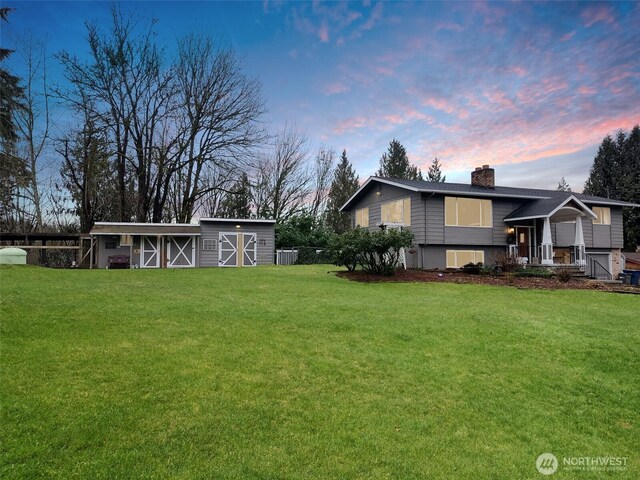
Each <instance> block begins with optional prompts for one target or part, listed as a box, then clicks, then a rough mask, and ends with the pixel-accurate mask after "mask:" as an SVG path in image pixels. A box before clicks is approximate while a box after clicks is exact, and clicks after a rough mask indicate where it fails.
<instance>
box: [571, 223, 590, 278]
mask: <svg viewBox="0 0 640 480" xmlns="http://www.w3.org/2000/svg"><path fill="white" fill-rule="evenodd" d="M573 245H574V248H575V251H576V255H575V256H576V264H577V265H579V266H581V267H584V266H585V265H586V264H587V261H586V259H585V258H584V234H583V233H582V216H580V215H578V216H577V217H576V237H575V240H574V241H573Z"/></svg>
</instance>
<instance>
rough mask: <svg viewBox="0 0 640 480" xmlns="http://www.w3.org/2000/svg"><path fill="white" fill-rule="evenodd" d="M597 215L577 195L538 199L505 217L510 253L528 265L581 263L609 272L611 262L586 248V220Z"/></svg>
mask: <svg viewBox="0 0 640 480" xmlns="http://www.w3.org/2000/svg"><path fill="white" fill-rule="evenodd" d="M595 218H597V215H596V214H595V213H594V212H593V211H592V210H591V209H590V208H589V207H587V206H586V205H585V204H584V203H583V202H581V201H580V200H579V199H578V198H576V197H575V196H574V195H569V196H568V197H560V198H550V199H541V200H534V201H532V202H530V203H527V204H526V205H523V206H522V207H520V208H519V209H517V210H515V211H514V212H513V213H511V214H510V215H508V216H507V217H506V218H505V222H506V223H507V239H508V241H507V243H508V247H507V248H508V253H509V254H510V255H512V256H516V257H518V258H519V260H520V262H521V263H522V264H524V265H527V264H528V265H538V266H545V267H566V266H572V267H577V268H579V269H580V270H582V271H584V272H586V273H588V274H589V275H591V276H598V277H602V276H607V277H609V278H611V273H610V272H609V269H608V268H607V266H605V265H603V264H602V262H601V261H600V260H599V259H598V258H597V257H595V256H592V255H589V254H588V253H587V252H586V247H585V239H584V228H583V222H587V221H591V220H592V219H595Z"/></svg>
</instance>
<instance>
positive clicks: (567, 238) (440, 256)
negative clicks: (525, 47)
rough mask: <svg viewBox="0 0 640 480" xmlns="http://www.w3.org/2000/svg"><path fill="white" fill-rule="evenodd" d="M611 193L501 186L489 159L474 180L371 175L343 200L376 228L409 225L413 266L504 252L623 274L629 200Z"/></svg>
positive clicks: (358, 219) (449, 264)
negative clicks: (605, 195) (624, 227)
mask: <svg viewBox="0 0 640 480" xmlns="http://www.w3.org/2000/svg"><path fill="white" fill-rule="evenodd" d="M637 206H640V205H635V204H630V203H626V202H622V201H619V200H614V199H610V198H600V197H593V196H589V195H582V194H578V193H571V192H560V191H556V190H539V189H531V188H513V187H501V186H496V185H495V171H494V169H493V168H490V167H489V165H484V166H483V167H478V168H476V170H475V171H473V172H471V183H470V184H460V183H435V182H426V181H421V180H401V179H394V178H381V177H369V178H368V179H367V180H366V181H365V182H364V184H363V185H362V186H361V187H360V188H359V189H358V191H357V192H356V193H355V194H354V195H353V196H352V197H351V198H350V199H349V200H348V201H347V202H346V203H345V204H344V205H343V206H342V209H341V210H342V211H344V212H351V213H352V216H353V225H354V226H360V227H363V228H368V229H369V230H375V229H379V228H383V229H384V228H409V229H411V231H412V232H413V234H414V238H415V240H414V242H415V245H414V248H411V249H409V250H408V251H406V252H405V257H406V265H407V267H410V268H426V269H444V268H460V267H462V266H463V265H465V264H467V263H469V262H474V263H477V262H483V263H486V264H490V263H491V262H492V259H495V258H497V256H499V255H505V254H510V255H514V256H517V257H519V260H520V261H521V262H522V263H523V264H530V265H547V266H552V265H567V264H571V265H577V266H579V267H580V268H582V269H584V270H586V271H587V273H588V274H590V275H592V276H594V277H598V278H600V277H606V278H617V276H618V273H619V272H620V271H621V269H622V265H621V262H622V255H621V249H622V246H623V233H622V207H637Z"/></svg>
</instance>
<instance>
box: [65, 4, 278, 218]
mask: <svg viewBox="0 0 640 480" xmlns="http://www.w3.org/2000/svg"><path fill="white" fill-rule="evenodd" d="M153 27H154V23H153V22H151V23H150V25H149V26H148V27H146V28H144V30H143V31H142V33H138V32H139V31H140V28H139V27H138V25H137V24H136V23H135V22H132V21H131V20H130V19H126V18H124V16H123V15H122V13H121V12H120V11H119V10H118V8H117V7H113V11H112V26H111V29H110V30H109V31H108V32H107V33H103V32H101V31H100V30H99V28H98V27H97V26H96V25H95V24H88V25H87V28H88V33H89V45H90V50H91V59H90V61H89V62H82V61H81V60H79V59H78V58H76V57H74V56H71V55H69V54H68V53H62V54H60V56H59V58H60V60H61V61H62V63H63V65H64V66H65V69H66V72H67V77H68V78H69V80H71V82H72V83H73V84H74V85H75V86H76V87H77V88H76V91H77V90H83V91H85V92H86V93H87V95H88V96H89V99H90V100H91V101H92V103H93V104H94V105H95V106H96V114H97V115H98V116H99V117H100V119H101V122H102V123H103V124H104V125H106V126H108V127H109V129H110V135H109V137H110V141H111V142H113V144H114V150H115V152H116V161H115V164H116V165H115V172H116V178H117V186H118V197H119V202H118V203H119V212H120V219H121V220H123V221H126V220H129V219H130V218H131V217H135V218H136V219H137V220H138V221H149V220H151V221H154V222H157V221H160V220H163V219H167V218H169V217H173V218H175V219H176V220H178V221H181V222H188V221H189V220H190V219H191V216H192V214H193V212H194V210H195V209H196V208H197V207H198V205H199V201H200V199H201V198H203V196H205V195H207V194H208V193H209V192H211V191H212V190H214V189H215V188H218V187H217V185H216V184H215V182H214V184H211V183H210V182H209V180H210V178H209V177H208V172H209V168H210V167H211V166H215V167H216V168H219V169H221V170H229V169H233V168H242V167H243V166H244V165H245V164H246V159H247V158H248V157H249V152H250V151H251V149H252V148H253V147H255V146H256V145H258V144H260V143H261V142H262V141H264V139H265V134H264V129H263V128H262V126H261V125H260V122H259V119H260V117H261V115H262V114H263V113H264V111H265V109H264V105H263V101H262V98H261V93H260V85H259V83H258V82H257V81H255V80H252V79H250V78H248V77H246V76H245V75H243V73H242V71H241V68H240V64H239V62H238V60H237V59H236V58H235V56H234V54H233V52H232V51H231V50H228V49H222V48H219V47H218V46H217V45H216V44H215V42H213V41H212V40H211V39H209V38H207V37H197V36H189V37H187V38H185V39H184V40H182V41H180V42H179V45H178V56H177V59H176V60H175V62H171V61H168V58H167V55H166V54H165V52H164V51H163V50H162V49H160V48H159V47H158V46H157V45H156V41H155V36H154V31H153ZM64 96H65V98H67V99H69V100H70V101H71V102H76V103H78V102H80V101H83V100H81V99H80V98H79V97H78V96H77V95H75V94H69V93H68V92H67V93H66V94H64ZM131 186H133V187H134V189H133V190H134V191H135V192H136V199H135V202H134V205H133V206H132V205H129V204H128V203H129V202H128V191H129V190H131V188H130V187H131Z"/></svg>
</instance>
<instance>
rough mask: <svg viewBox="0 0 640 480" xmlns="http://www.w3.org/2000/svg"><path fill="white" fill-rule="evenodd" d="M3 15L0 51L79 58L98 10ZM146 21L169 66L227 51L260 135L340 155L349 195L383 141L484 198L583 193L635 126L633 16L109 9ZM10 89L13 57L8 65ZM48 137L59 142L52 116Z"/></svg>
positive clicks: (384, 7)
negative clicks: (173, 56)
mask: <svg viewBox="0 0 640 480" xmlns="http://www.w3.org/2000/svg"><path fill="white" fill-rule="evenodd" d="M2 5H3V6H8V7H12V8H15V11H13V12H12V13H11V14H10V16H9V23H8V24H3V25H2V32H1V39H2V44H3V46H5V45H7V46H9V47H11V46H12V43H13V42H16V41H17V38H19V36H21V35H24V33H25V32H32V33H34V34H35V35H36V36H42V37H46V39H47V49H48V52H49V57H48V60H49V61H48V72H49V78H50V79H51V81H52V82H53V83H63V82H64V79H63V75H62V73H63V72H62V69H61V67H60V66H59V65H58V64H57V63H56V61H55V58H54V53H56V52H59V51H61V50H67V51H69V52H72V53H74V54H76V55H78V56H79V57H83V56H86V55H87V45H86V41H85V37H86V29H85V25H84V22H85V21H87V20H88V21H95V22H98V23H99V24H103V25H105V26H107V25H108V22H109V9H110V3H107V2H69V1H65V2H60V1H48V2H19V1H6V0H3V1H2ZM120 5H121V8H122V9H124V10H125V11H126V12H128V14H130V15H131V16H132V18H139V19H141V20H145V19H150V18H154V19H156V20H157V23H156V32H157V35H158V40H159V41H160V42H161V43H163V44H164V45H166V46H167V48H168V50H169V51H171V49H172V48H173V46H174V45H175V43H176V40H177V39H178V38H179V37H181V36H183V35H185V34H187V33H189V32H192V31H197V32H202V33H208V34H211V35H212V36H213V37H214V38H216V39H218V40H219V41H220V42H221V43H223V44H225V45H230V46H232V47H233V49H234V50H235V52H236V54H237V55H238V56H239V58H240V59H241V62H242V66H243V69H244V71H245V73H247V74H248V75H249V76H251V77H255V78H257V79H258V80H259V81H260V82H261V84H262V93H263V96H264V98H265V101H266V106H267V108H268V113H267V115H266V117H265V120H266V121H267V122H268V125H269V127H270V129H271V130H273V131H276V130H278V129H281V128H282V127H283V126H284V125H289V126H292V125H293V126H295V127H296V128H298V129H301V130H303V131H304V132H306V134H307V136H308V137H309V139H310V142H311V145H312V148H313V149H317V148H319V147H320V146H321V145H325V146H328V147H332V148H333V149H334V150H335V151H336V152H338V153H339V152H341V151H342V150H343V149H346V150H347V155H348V157H349V160H350V161H351V162H352V163H353V164H354V166H355V168H356V170H357V172H358V174H359V175H360V178H361V180H364V179H366V178H367V177H368V176H369V175H373V174H375V170H376V169H377V167H378V165H379V159H380V156H381V155H382V153H383V152H384V151H386V149H387V147H388V145H389V142H390V141H391V140H392V139H394V138H395V139H397V140H398V141H400V142H401V143H402V144H403V145H404V146H405V147H406V149H407V152H408V155H409V159H410V161H411V162H412V163H414V164H416V165H418V166H419V167H420V168H421V169H422V170H423V171H426V170H427V169H428V167H429V165H430V164H431V161H432V160H433V158H434V157H435V156H437V157H438V158H439V159H440V161H441V162H442V164H443V170H444V173H445V174H446V176H447V181H451V182H465V183H466V182H468V181H469V179H470V173H469V172H470V171H471V170H473V169H474V168H475V167H476V166H480V165H484V164H489V165H491V166H493V167H495V169H496V183H497V184H499V185H506V186H523V187H526V186H529V187H537V188H555V187H556V186H557V184H558V181H559V180H560V178H561V177H563V176H564V177H565V178H566V180H567V182H568V183H569V184H570V185H571V186H572V188H573V189H574V191H581V190H582V187H583V185H584V182H585V180H586V178H587V176H588V173H589V168H590V167H591V164H592V162H593V158H594V156H595V154H596V152H597V148H598V145H599V144H600V143H601V141H602V139H603V138H604V137H605V136H606V135H607V134H612V135H613V134H615V133H616V132H617V131H618V130H620V129H622V130H627V131H628V130H630V129H631V128H632V127H633V126H634V125H635V124H637V123H640V2H604V3H600V2H582V3H569V2H554V3H537V2H508V3H507V2H446V3H439V2H375V1H363V2H272V1H264V2H208V1H202V2H186V1H185V2H175V1H164V2H151V1H149V2H122V3H121V4H120ZM8 65H9V67H10V68H11V69H12V71H14V72H16V73H18V74H20V68H21V66H20V57H19V55H14V56H12V57H11V58H10V60H9V62H8ZM57 115H58V116H57V117H55V115H54V119H56V118H57V119H58V120H59V122H58V125H57V128H58V130H59V131H63V130H64V129H65V128H66V127H65V125H64V120H63V117H62V116H61V115H62V114H61V113H58V114H57Z"/></svg>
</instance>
